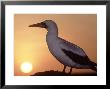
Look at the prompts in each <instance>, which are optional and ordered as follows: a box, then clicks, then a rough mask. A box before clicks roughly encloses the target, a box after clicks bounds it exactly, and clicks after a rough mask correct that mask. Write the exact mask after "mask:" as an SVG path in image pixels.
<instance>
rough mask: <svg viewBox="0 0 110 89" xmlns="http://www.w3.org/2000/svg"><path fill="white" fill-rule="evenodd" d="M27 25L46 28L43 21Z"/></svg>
mask: <svg viewBox="0 0 110 89" xmlns="http://www.w3.org/2000/svg"><path fill="white" fill-rule="evenodd" d="M29 27H41V28H47V25H46V24H45V23H44V22H41V23H37V24H32V25H29Z"/></svg>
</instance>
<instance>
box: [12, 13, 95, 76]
mask: <svg viewBox="0 0 110 89" xmlns="http://www.w3.org/2000/svg"><path fill="white" fill-rule="evenodd" d="M47 19H48V20H54V21H55V22H56V23H57V25H58V28H59V36H60V37H61V38H64V39H66V40H68V41H70V42H72V43H75V44H77V45H79V46H80V47H81V48H83V49H84V51H85V52H86V54H87V55H88V56H89V58H90V59H91V60H92V61H94V62H96V63H97V15H96V14H16V15H15V16H14V75H16V76H21V75H30V74H34V73H36V72H42V71H48V70H55V71H56V70H58V71H62V70H63V65H62V64H61V63H59V62H58V61H57V60H56V59H55V58H54V57H53V56H52V55H51V53H50V52H49V50H48V47H47V44H46V33H47V31H46V30H45V29H42V28H35V27H33V28H29V27H28V26H29V25H31V24H34V23H38V22H41V21H44V20H47ZM24 62H30V63H32V65H33V70H32V72H30V73H28V74H25V73H23V72H21V70H20V66H21V64H22V63H24ZM68 70H69V68H68V67H67V69H66V72H68ZM72 72H73V73H80V72H94V71H92V70H90V69H74V68H73V71H72Z"/></svg>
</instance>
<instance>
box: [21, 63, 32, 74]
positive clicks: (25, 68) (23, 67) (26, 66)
mask: <svg viewBox="0 0 110 89" xmlns="http://www.w3.org/2000/svg"><path fill="white" fill-rule="evenodd" d="M20 69H21V71H22V72H23V73H29V72H31V71H32V64H31V63H29V62H25V63H22V64H21V66H20Z"/></svg>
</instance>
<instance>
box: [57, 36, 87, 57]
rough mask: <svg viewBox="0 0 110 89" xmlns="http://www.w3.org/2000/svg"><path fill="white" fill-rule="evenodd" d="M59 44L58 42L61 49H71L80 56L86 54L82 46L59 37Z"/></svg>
mask: <svg viewBox="0 0 110 89" xmlns="http://www.w3.org/2000/svg"><path fill="white" fill-rule="evenodd" d="M59 44H60V47H61V48H63V49H66V50H68V51H72V52H73V53H75V54H77V55H80V56H87V55H86V53H85V52H84V50H83V49H82V48H80V47H79V46H77V45H75V44H73V43H71V42H68V41H66V40H64V39H62V38H59Z"/></svg>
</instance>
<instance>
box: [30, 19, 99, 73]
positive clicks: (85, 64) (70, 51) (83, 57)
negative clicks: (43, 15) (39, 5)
mask: <svg viewBox="0 0 110 89" xmlns="http://www.w3.org/2000/svg"><path fill="white" fill-rule="evenodd" d="M29 27H39V28H42V29H43V28H44V29H46V30H47V34H46V42H47V46H48V49H49V51H50V53H51V54H52V55H53V56H54V57H55V58H56V59H57V60H58V61H59V62H60V63H61V64H63V65H64V68H63V71H62V72H65V70H66V67H67V66H68V67H70V71H69V73H70V74H71V72H72V68H76V69H92V70H94V71H97V64H96V63H95V62H93V61H91V60H90V58H89V57H88V56H87V54H86V53H85V51H84V50H83V49H82V48H81V47H79V46H78V45H76V44H74V43H71V42H69V41H67V40H65V39H63V38H61V37H59V36H58V26H57V24H56V22H55V21H53V20H43V21H42V22H40V23H36V24H32V25H29Z"/></svg>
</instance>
